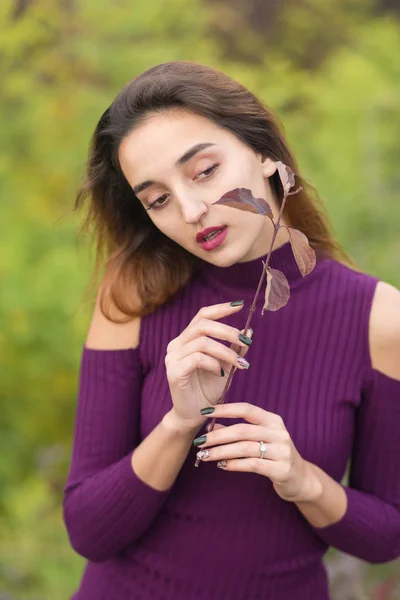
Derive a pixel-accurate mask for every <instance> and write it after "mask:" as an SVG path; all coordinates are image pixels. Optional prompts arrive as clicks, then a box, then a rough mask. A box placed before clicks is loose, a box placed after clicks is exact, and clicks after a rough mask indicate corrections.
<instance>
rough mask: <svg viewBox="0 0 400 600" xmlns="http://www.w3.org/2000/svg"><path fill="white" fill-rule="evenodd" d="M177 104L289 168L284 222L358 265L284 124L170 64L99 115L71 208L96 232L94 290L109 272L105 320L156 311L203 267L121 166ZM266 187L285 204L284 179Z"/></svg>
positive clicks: (237, 90)
mask: <svg viewBox="0 0 400 600" xmlns="http://www.w3.org/2000/svg"><path fill="white" fill-rule="evenodd" d="M177 107H180V108H185V109H188V110H190V111H192V112H193V113H196V114H199V115H203V116H205V117H207V118H208V119H210V120H212V121H213V122H215V123H216V124H218V125H220V126H221V127H224V128H226V129H228V130H229V131H231V132H232V133H234V134H235V135H236V136H237V137H238V138H239V139H240V140H241V141H242V142H244V143H245V144H247V145H248V146H250V147H251V148H253V150H255V151H256V152H258V153H260V154H261V155H262V156H263V158H264V157H269V158H271V159H273V160H280V161H282V162H283V163H284V164H286V165H288V166H289V167H290V168H291V169H292V170H293V171H294V173H295V174H296V184H297V185H296V187H298V186H302V188H303V190H302V191H301V192H300V193H298V194H296V195H295V196H294V197H293V198H294V199H293V201H290V200H291V198H289V199H288V200H287V203H286V205H285V209H284V217H285V218H286V220H287V221H288V223H290V226H291V227H294V228H296V229H299V230H300V231H302V232H303V233H304V234H305V235H306V236H307V238H308V240H309V243H310V245H311V246H312V247H313V248H314V249H315V250H316V252H318V254H319V255H325V256H328V257H331V258H333V259H335V260H338V261H340V262H343V263H347V264H348V266H350V267H355V265H354V264H353V262H352V261H351V259H350V258H349V257H348V256H347V254H346V253H345V251H344V250H343V249H342V248H341V246H340V245H339V244H338V243H337V242H336V241H335V239H334V237H333V234H332V226H331V223H330V220H329V217H328V215H327V214H326V211H325V208H324V205H323V203H322V202H321V200H320V198H319V197H318V194H317V192H316V190H315V189H314V188H313V186H311V185H310V184H309V183H308V182H306V181H305V180H304V179H303V178H302V177H301V175H300V173H299V169H298V166H297V163H296V160H295V158H294V156H293V154H292V153H291V151H290V149H289V147H288V144H287V142H286V140H285V136H284V133H283V127H282V125H281V124H280V122H279V120H278V119H277V117H276V116H275V115H274V114H273V113H272V112H271V110H270V109H269V108H267V107H266V106H265V105H264V104H263V103H262V102H261V101H260V100H258V99H257V98H256V97H255V96H254V94H253V93H252V92H250V91H249V90H248V89H247V88H246V87H244V86H243V85H242V84H240V83H238V82H237V81H235V80H233V79H232V78H231V77H229V76H228V75H226V74H225V73H223V72H221V71H218V70H216V69H213V68H211V67H208V66H204V65H201V64H198V63H194V62H191V61H175V62H167V63H163V64H160V65H157V66H155V67H152V68H151V69H149V70H147V71H145V72H144V73H142V74H140V75H139V76H138V77H136V78H135V79H133V80H132V81H130V82H129V83H128V84H127V85H126V86H125V87H124V88H123V89H122V90H121V91H120V93H119V94H118V95H117V97H116V98H115V99H114V101H113V102H112V104H111V105H110V106H109V108H107V110H106V111H105V112H104V114H103V115H102V116H101V118H100V120H99V122H98V124H97V127H96V129H95V131H94V135H93V138H92V141H91V147H90V151H89V157H88V164H87V172H86V178H85V181H84V183H83V184H82V186H81V188H80V190H79V191H78V194H77V198H76V202H75V206H74V210H78V209H81V208H82V207H83V206H84V205H85V206H86V208H87V214H86V217H85V220H84V223H83V232H89V233H91V234H92V235H93V237H94V240H95V243H96V264H95V269H94V273H93V277H92V279H91V282H90V284H95V283H96V281H97V276H98V275H99V273H100V272H101V271H103V270H104V273H103V279H102V285H101V292H100V307H101V310H102V312H103V314H104V315H105V316H107V317H108V318H109V319H111V320H112V321H115V322H125V321H128V320H130V319H132V318H134V317H136V316H143V315H146V314H149V313H151V312H152V311H154V310H155V309H156V308H157V307H158V306H160V305H162V304H164V303H165V302H167V301H168V300H169V299H170V298H171V297H172V296H174V294H176V292H177V291H178V290H179V289H181V288H182V287H184V286H185V285H186V284H187V282H188V281H189V279H190V277H191V276H192V275H193V273H194V272H195V271H196V270H197V269H198V267H199V266H200V263H201V262H202V261H201V259H200V258H198V257H196V256H195V255H193V254H191V253H190V252H188V251H187V250H186V249H184V248H183V247H181V246H180V245H179V244H177V243H176V242H174V241H173V240H171V239H170V238H169V237H167V236H166V235H164V234H163V233H162V232H161V231H160V230H159V229H158V228H157V227H156V226H155V225H154V223H153V222H152V220H151V219H150V217H149V216H148V214H147V211H146V210H145V209H144V207H143V206H142V204H141V203H140V201H139V200H138V198H136V196H135V195H134V194H133V191H132V188H131V187H130V185H129V184H128V182H127V181H126V179H125V177H124V175H123V173H122V170H121V167H120V164H119V160H118V148H119V145H120V143H121V142H122V140H123V139H124V138H125V136H126V135H127V134H128V133H129V132H131V131H132V130H133V129H135V128H136V127H137V126H139V125H140V123H142V122H143V121H144V120H145V119H146V118H147V117H148V116H149V114H151V113H154V112H160V111H167V110H168V109H171V108H177ZM270 184H271V188H272V191H273V193H274V196H275V198H276V201H277V204H278V206H280V205H281V201H282V188H281V182H280V179H279V176H278V173H275V174H274V175H273V176H272V177H271V178H270ZM355 268H356V267H355ZM110 301H111V302H110ZM110 306H115V307H116V308H117V309H118V311H119V316H118V317H116V316H115V315H112V314H111V310H110ZM121 314H122V315H123V317H120V315H121Z"/></svg>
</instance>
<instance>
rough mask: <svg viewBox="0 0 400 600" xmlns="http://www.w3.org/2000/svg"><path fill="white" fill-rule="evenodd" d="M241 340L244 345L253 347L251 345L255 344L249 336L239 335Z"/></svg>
mask: <svg viewBox="0 0 400 600" xmlns="http://www.w3.org/2000/svg"><path fill="white" fill-rule="evenodd" d="M239 340H240V341H241V342H243V344H246V345H247V346H251V344H252V343H253V340H252V339H251V338H249V337H247V335H243V333H240V334H239Z"/></svg>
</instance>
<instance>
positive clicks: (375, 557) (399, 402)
mask: <svg viewBox="0 0 400 600" xmlns="http://www.w3.org/2000/svg"><path fill="white" fill-rule="evenodd" d="M399 433H400V381H398V380H397V379H393V378H391V377H389V376H387V375H385V374H384V373H381V372H379V371H376V370H374V369H370V372H369V382H368V385H367V386H366V387H365V388H364V390H363V394H362V401H361V404H360V406H359V408H358V412H357V416H356V430H355V438H354V445H353V453H352V460H351V466H350V478H349V486H348V487H346V488H345V491H346V495H347V501H348V504H347V510H346V513H345V514H344V516H343V517H342V519H341V520H340V521H338V522H337V523H334V524H333V525H328V526H327V527H323V528H317V527H313V529H314V531H315V532H316V533H317V534H318V535H319V537H320V538H321V539H322V540H324V541H325V542H326V543H327V544H329V545H331V546H333V547H335V548H337V549H339V550H342V551H343V552H346V553H348V554H352V555H354V556H357V557H358V558H361V559H363V560H366V561H368V562H370V563H383V562H388V561H391V560H394V559H396V558H397V557H399V556H400V435H399Z"/></svg>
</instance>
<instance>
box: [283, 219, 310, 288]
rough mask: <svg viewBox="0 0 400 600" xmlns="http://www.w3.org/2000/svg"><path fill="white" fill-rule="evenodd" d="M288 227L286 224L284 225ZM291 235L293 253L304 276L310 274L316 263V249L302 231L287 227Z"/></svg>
mask: <svg viewBox="0 0 400 600" xmlns="http://www.w3.org/2000/svg"><path fill="white" fill-rule="evenodd" d="M283 227H286V225H283ZM286 229H287V230H288V232H289V236H290V243H291V245H292V251H293V255H294V257H295V259H296V263H297V266H298V267H299V271H300V273H301V274H302V276H303V277H305V276H306V275H309V274H310V273H311V271H312V270H313V268H314V267H315V264H316V256H315V251H314V249H313V248H311V246H310V245H309V243H308V238H307V236H306V235H304V233H303V232H302V231H299V230H298V229H293V228H292V227H286Z"/></svg>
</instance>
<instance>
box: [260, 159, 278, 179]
mask: <svg viewBox="0 0 400 600" xmlns="http://www.w3.org/2000/svg"><path fill="white" fill-rule="evenodd" d="M261 168H262V172H263V175H264V177H271V175H273V174H274V173H275V172H276V169H277V167H276V162H275V161H274V160H272V158H268V157H266V158H262V157H261Z"/></svg>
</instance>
